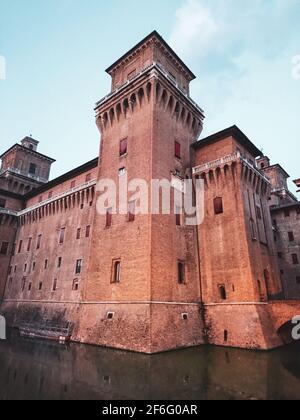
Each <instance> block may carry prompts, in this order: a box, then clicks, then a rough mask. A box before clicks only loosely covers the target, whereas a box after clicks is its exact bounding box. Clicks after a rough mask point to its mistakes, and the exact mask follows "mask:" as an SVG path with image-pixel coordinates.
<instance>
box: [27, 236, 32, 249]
mask: <svg viewBox="0 0 300 420" xmlns="http://www.w3.org/2000/svg"><path fill="white" fill-rule="evenodd" d="M31 242H32V238H29V239H28V245H27V252H30V249H31Z"/></svg>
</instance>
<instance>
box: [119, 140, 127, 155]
mask: <svg viewBox="0 0 300 420" xmlns="http://www.w3.org/2000/svg"><path fill="white" fill-rule="evenodd" d="M119 153H120V156H124V155H126V154H127V139H123V140H121V141H120V150H119Z"/></svg>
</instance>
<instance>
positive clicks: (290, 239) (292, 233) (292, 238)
mask: <svg viewBox="0 0 300 420" xmlns="http://www.w3.org/2000/svg"><path fill="white" fill-rule="evenodd" d="M288 235H289V241H290V242H294V240H295V236H294V232H289V233H288Z"/></svg>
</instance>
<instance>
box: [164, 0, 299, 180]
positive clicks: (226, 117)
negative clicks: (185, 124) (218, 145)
mask: <svg viewBox="0 0 300 420" xmlns="http://www.w3.org/2000/svg"><path fill="white" fill-rule="evenodd" d="M299 19H300V1H299V0H251V2H244V1H240V0H184V2H183V4H182V5H181V7H180V8H179V9H178V10H177V11H176V12H175V15H174V26H173V28H172V33H171V37H170V42H171V44H172V46H173V48H174V50H175V51H177V52H178V53H179V54H180V55H181V56H182V57H183V59H184V60H185V61H186V62H187V64H188V65H189V67H190V68H191V69H192V70H193V71H194V73H195V74H197V75H198V79H197V80H196V81H195V82H193V84H192V86H191V93H192V96H193V98H194V99H195V100H196V102H198V103H199V105H200V106H201V107H202V108H203V109H204V110H205V114H206V117H207V118H206V121H205V126H204V132H203V136H206V135H209V134H211V133H213V132H216V131H218V130H221V129H223V128H225V127H227V126H230V125H232V124H237V125H239V126H240V128H241V129H242V130H243V131H245V133H246V134H247V135H249V136H250V138H251V139H252V140H253V141H254V142H255V143H256V144H257V145H258V146H259V147H260V148H261V147H262V148H264V151H265V152H266V153H267V154H269V155H270V157H271V158H272V159H273V161H274V162H275V163H277V162H281V163H282V164H283V165H284V166H286V168H287V170H288V171H290V172H291V175H292V176H293V177H294V178H296V177H297V176H299V173H298V162H297V157H296V154H295V153H292V152H291V151H292V150H296V149H297V147H298V146H297V144H298V141H299V140H298V139H299V135H300V120H299V117H298V113H299V109H300V80H299V79H297V78H295V77H294V78H293V77H292V75H295V72H296V71H297V70H298V67H297V68H296V65H297V64H296V63H294V61H293V63H294V64H293V63H292V60H293V57H297V56H299V55H300V42H299V41H300V27H299V24H297V22H299ZM294 60H295V62H296V58H294ZM299 68H300V67H299ZM297 74H298V73H297ZM283 144H284V147H283Z"/></svg>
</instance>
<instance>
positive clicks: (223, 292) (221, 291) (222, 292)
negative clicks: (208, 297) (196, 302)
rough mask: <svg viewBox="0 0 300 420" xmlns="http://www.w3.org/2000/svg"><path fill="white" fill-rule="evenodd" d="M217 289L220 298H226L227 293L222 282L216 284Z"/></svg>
mask: <svg viewBox="0 0 300 420" xmlns="http://www.w3.org/2000/svg"><path fill="white" fill-rule="evenodd" d="M218 289H219V295H220V299H221V300H226V299H227V293H226V287H225V285H224V284H220V285H219V286H218Z"/></svg>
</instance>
